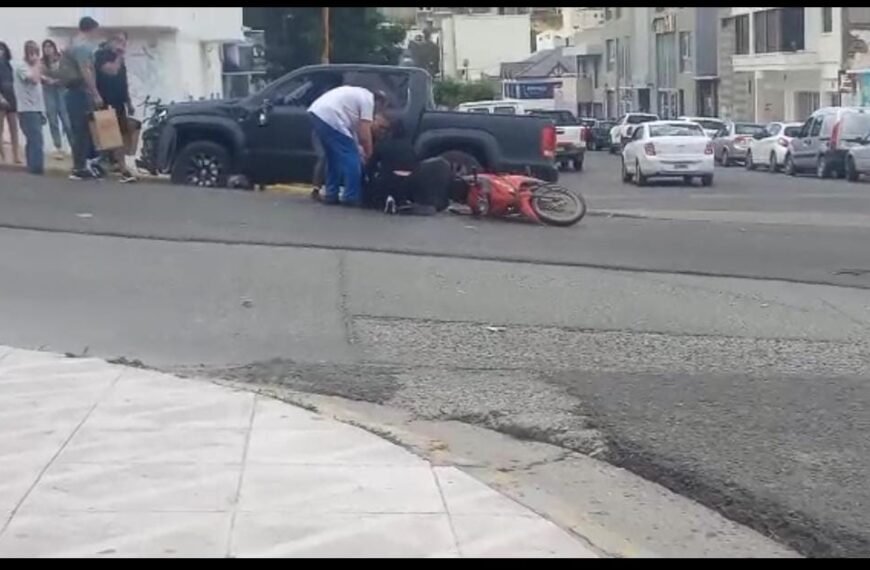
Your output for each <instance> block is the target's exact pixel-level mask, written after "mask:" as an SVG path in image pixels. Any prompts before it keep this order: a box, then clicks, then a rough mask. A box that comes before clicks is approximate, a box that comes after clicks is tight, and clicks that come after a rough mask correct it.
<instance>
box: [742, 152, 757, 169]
mask: <svg viewBox="0 0 870 570" xmlns="http://www.w3.org/2000/svg"><path fill="white" fill-rule="evenodd" d="M743 166H745V167H746V170H755V162H753V160H752V151H751V150H750V151H747V152H746V159H745V160H744V164H743Z"/></svg>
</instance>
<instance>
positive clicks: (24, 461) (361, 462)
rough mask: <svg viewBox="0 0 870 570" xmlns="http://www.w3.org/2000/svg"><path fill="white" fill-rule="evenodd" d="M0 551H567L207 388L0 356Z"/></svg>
mask: <svg viewBox="0 0 870 570" xmlns="http://www.w3.org/2000/svg"><path fill="white" fill-rule="evenodd" d="M0 520H2V527H0V556H2V557H10V556H60V557H85V556H115V557H133V556H163V557H181V556H196V557H201V556H210V557H226V556H230V557H233V556H238V557H250V556H336V557H341V556H428V557H435V556H444V557H458V556H459V557H461V556H464V557H478V556H573V557H596V556H598V555H597V554H596V553H594V552H593V551H592V550H591V549H590V548H589V547H588V546H586V544H585V543H584V542H582V541H581V540H580V539H579V538H577V537H576V536H574V535H572V534H570V533H568V532H566V531H564V530H562V529H560V528H559V527H557V526H556V525H554V524H553V523H551V522H549V521H547V520H545V519H543V518H541V517H539V516H538V515H536V514H534V513H533V512H531V511H529V510H528V509H526V508H525V507H523V506H521V505H519V504H517V503H515V502H513V501H512V500H510V499H508V498H507V497H505V496H503V495H501V494H499V493H498V492H496V491H494V490H492V489H490V488H489V487H487V486H485V485H484V484H482V483H480V482H478V481H477V480H476V479H474V478H472V477H470V476H469V475H467V474H465V473H464V472H462V471H460V470H458V469H456V468H454V467H438V466H433V465H431V464H430V463H429V462H428V461H425V460H423V459H421V458H419V457H417V456H416V455H413V454H411V453H409V452H407V451H405V450H404V449H402V448H400V447H398V446H396V445H393V444H391V443H389V442H387V441H385V440H383V439H381V438H379V437H377V436H375V435H372V434H371V433H369V432H366V431H364V430H361V429H358V428H355V427H352V426H350V425H347V424H343V423H340V422H337V421H334V420H331V419H328V418H326V417H323V416H321V415H318V414H315V413H311V412H308V411H306V410H303V409H300V408H297V407H294V406H291V405H288V404H285V403H283V402H279V401H276V400H271V399H268V398H264V397H262V396H257V395H254V394H252V393H249V392H244V391H235V390H232V389H230V388H226V387H223V386H218V385H215V384H212V383H208V382H203V381H197V380H187V379H182V378H177V377H174V376H169V375H165V374H161V373H157V372H151V371H145V370H139V369H135V368H128V367H123V366H118V365H113V364H110V363H107V362H104V361H101V360H97V359H91V358H67V357H64V356H62V355H57V354H50V353H43V352H34V351H26V350H17V349H12V348H8V347H3V346H0Z"/></svg>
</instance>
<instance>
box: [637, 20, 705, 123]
mask: <svg viewBox="0 0 870 570" xmlns="http://www.w3.org/2000/svg"><path fill="white" fill-rule="evenodd" d="M651 16H652V22H651V28H652V38H651V39H652V45H651V46H650V53H651V55H652V56H653V62H654V63H653V67H654V69H655V74H654V84H655V87H656V102H655V111H656V112H657V113H658V114H659V116H661V117H662V118H675V117H677V116H680V115H695V116H715V115H716V113H717V110H718V109H717V108H718V105H717V95H718V92H717V88H718V61H717V60H718V58H717V55H716V54H717V32H718V9H717V8H712V7H692V8H654V9H653V13H652V14H651Z"/></svg>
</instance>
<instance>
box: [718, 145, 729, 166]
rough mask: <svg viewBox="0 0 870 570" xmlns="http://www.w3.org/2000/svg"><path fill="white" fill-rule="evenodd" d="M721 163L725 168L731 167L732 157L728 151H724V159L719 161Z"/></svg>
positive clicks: (725, 149)
mask: <svg viewBox="0 0 870 570" xmlns="http://www.w3.org/2000/svg"><path fill="white" fill-rule="evenodd" d="M719 163H720V164H721V165H722V166H724V167H726V168H727V167H729V166H731V157H730V156H729V155H728V149H727V148H724V149H722V158H720V159H719Z"/></svg>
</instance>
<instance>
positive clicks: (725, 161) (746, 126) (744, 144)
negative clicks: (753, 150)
mask: <svg viewBox="0 0 870 570" xmlns="http://www.w3.org/2000/svg"><path fill="white" fill-rule="evenodd" d="M764 132H765V131H764V125H759V124H757V123H744V122H739V121H738V122H734V121H726V122H725V126H724V127H722V129H720V130H719V132H718V133H716V136H714V137H713V152H714V155H713V156H714V157H715V158H716V161H717V162H718V163H719V164H721V165H722V166H731V165H732V164H734V163H736V162H743V161H744V160H745V159H746V153H747V152H749V144H750V143H751V142H752V139H753V137H755V136H756V135H758V134H763V133H764Z"/></svg>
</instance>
